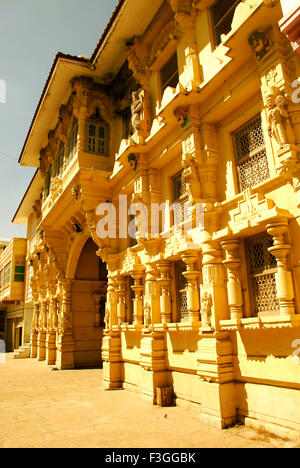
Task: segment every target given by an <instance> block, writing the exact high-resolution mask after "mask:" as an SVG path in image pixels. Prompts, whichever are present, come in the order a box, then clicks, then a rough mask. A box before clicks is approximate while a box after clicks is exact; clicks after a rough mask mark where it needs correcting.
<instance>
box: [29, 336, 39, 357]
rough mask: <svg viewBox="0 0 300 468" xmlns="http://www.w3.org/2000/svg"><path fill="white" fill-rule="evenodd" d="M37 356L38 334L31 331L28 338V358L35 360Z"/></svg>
mask: <svg viewBox="0 0 300 468" xmlns="http://www.w3.org/2000/svg"><path fill="white" fill-rule="evenodd" d="M37 355H38V332H37V331H33V332H32V333H31V337H30V357H31V358H32V359H36V358H37Z"/></svg>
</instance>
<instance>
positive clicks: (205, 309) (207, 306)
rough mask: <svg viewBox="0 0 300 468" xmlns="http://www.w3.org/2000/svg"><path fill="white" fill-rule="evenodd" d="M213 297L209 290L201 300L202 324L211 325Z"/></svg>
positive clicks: (204, 325)
mask: <svg viewBox="0 0 300 468" xmlns="http://www.w3.org/2000/svg"><path fill="white" fill-rule="evenodd" d="M211 309H212V298H211V295H210V294H208V292H205V293H204V294H203V296H202V301H201V318H202V326H203V327H210V326H211V315H212V311H211Z"/></svg>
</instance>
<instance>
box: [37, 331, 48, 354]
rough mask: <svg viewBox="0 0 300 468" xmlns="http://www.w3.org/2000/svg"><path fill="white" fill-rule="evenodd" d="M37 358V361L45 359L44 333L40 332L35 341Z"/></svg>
mask: <svg viewBox="0 0 300 468" xmlns="http://www.w3.org/2000/svg"><path fill="white" fill-rule="evenodd" d="M37 349H38V351H37V358H38V360H39V361H45V359H46V331H40V332H39V334H38V341H37Z"/></svg>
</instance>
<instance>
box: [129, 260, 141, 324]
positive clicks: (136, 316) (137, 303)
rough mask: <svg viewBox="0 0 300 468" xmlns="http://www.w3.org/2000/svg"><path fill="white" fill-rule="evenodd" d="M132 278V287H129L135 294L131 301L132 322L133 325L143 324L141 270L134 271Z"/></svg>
mask: <svg viewBox="0 0 300 468" xmlns="http://www.w3.org/2000/svg"><path fill="white" fill-rule="evenodd" d="M131 276H132V278H133V279H134V285H133V286H131V289H132V290H133V291H134V293H135V298H134V300H133V320H134V324H135V325H142V324H143V316H144V311H143V290H144V286H143V284H142V278H143V269H139V270H135V271H133V272H132V273H131Z"/></svg>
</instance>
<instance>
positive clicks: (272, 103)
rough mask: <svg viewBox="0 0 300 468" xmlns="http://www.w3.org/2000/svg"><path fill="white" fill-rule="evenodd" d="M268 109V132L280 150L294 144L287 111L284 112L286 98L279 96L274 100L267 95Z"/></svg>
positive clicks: (271, 96) (272, 96)
mask: <svg viewBox="0 0 300 468" xmlns="http://www.w3.org/2000/svg"><path fill="white" fill-rule="evenodd" d="M266 101H267V109H268V131H269V136H270V137H273V138H274V139H275V141H276V142H277V143H278V145H279V147H280V149H282V148H283V147H284V146H285V145H288V144H289V143H290V144H294V143H295V138H294V133H293V128H292V124H291V120H290V116H289V113H288V111H287V110H286V104H287V98H286V97H285V96H284V95H283V94H279V95H278V96H277V97H276V98H275V96H274V95H273V94H269V95H268V96H267V98H266Z"/></svg>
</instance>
